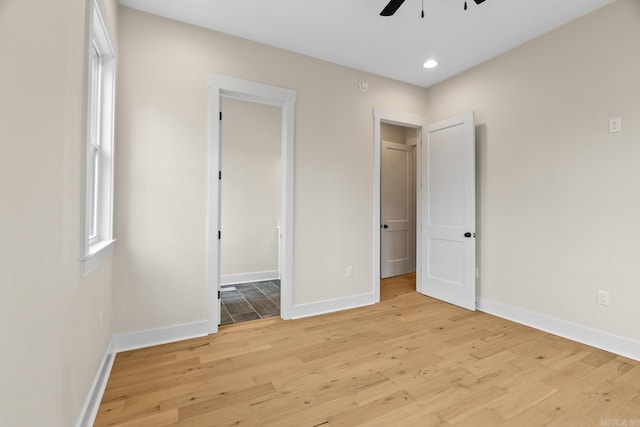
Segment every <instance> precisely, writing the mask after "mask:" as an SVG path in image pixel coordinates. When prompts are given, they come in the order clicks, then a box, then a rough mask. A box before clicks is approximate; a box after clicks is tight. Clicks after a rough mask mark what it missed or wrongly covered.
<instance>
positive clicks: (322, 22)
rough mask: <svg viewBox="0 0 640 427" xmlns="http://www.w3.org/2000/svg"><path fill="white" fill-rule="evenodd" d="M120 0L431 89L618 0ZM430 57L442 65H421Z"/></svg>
mask: <svg viewBox="0 0 640 427" xmlns="http://www.w3.org/2000/svg"><path fill="white" fill-rule="evenodd" d="M387 1H388V0H120V4H121V5H124V6H128V7H131V8H134V9H139V10H142V11H145V12H149V13H152V14H155V15H160V16H165V17H167V18H171V19H175V20H178V21H182V22H186V23H189V24H193V25H198V26H201V27H205V28H210V29H212V30H216V31H221V32H223V33H228V34H232V35H234V36H238V37H242V38H245V39H249V40H254V41H258V42H261V43H265V44H268V45H272V46H276V47H280V48H283V49H287V50H290V51H293V52H298V53H301V54H304V55H308V56H312V57H315V58H320V59H324V60H326V61H330V62H334V63H337V64H341V65H346V66H348V67H353V68H356V69H359V70H363V71H368V72H371V73H374V74H379V75H382V76H386V77H390V78H392V79H396V80H401V81H404V82H407V83H412V84H415V85H419V86H424V87H428V86H431V85H433V84H436V83H438V82H440V81H443V80H445V79H447V78H449V77H451V76H453V75H455V74H457V73H459V72H461V71H464V70H466V69H468V68H471V67H473V66H474V65H477V64H480V63H482V62H484V61H486V60H488V59H490V58H492V57H494V56H496V55H499V54H500V53H502V52H505V51H507V50H509V49H511V48H513V47H515V46H517V45H519V44H522V43H524V42H526V41H528V40H531V39H533V38H535V37H537V36H539V35H541V34H544V33H546V32H547V31H550V30H552V29H554V28H556V27H559V26H561V25H563V24H565V23H567V22H569V21H571V20H573V19H575V18H577V17H579V16H582V15H584V14H587V13H589V12H591V11H593V10H595V9H598V8H600V7H602V6H604V5H606V4H608V3H611V2H612V1H613V0H486V1H485V2H484V3H483V4H481V5H476V4H475V2H474V1H473V0H468V5H469V8H468V10H467V11H464V10H463V4H464V0H424V7H425V18H424V19H421V18H420V10H421V1H422V0H406V1H405V3H404V4H403V5H402V7H401V8H400V9H399V10H398V12H396V14H395V15H394V16H391V17H382V16H379V13H380V11H381V10H382V8H383V7H384V6H385V5H386V4H387ZM428 58H436V59H437V60H438V61H439V62H440V65H439V66H438V67H437V68H436V69H433V70H425V69H424V68H423V67H422V64H423V63H424V61H425V60H426V59H428Z"/></svg>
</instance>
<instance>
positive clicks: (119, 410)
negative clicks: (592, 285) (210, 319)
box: [95, 275, 640, 427]
mask: <svg viewBox="0 0 640 427" xmlns="http://www.w3.org/2000/svg"><path fill="white" fill-rule="evenodd" d="M639 384H640V363H639V362H637V361H635V360H631V359H628V358H624V357H621V356H617V355H615V354H612V353H609V352H606V351H602V350H598V349H595V348H592V347H589V346H587V345H584V344H579V343H575V342H572V341H570V340H566V339H563V338H560V337H557V336H554V335H551V334H548V333H545V332H541V331H537V330H535V329H532V328H530V327H527V326H523V325H519V324H516V323H513V322H510V321H508V320H505V319H501V318H497V317H493V316H490V315H488V314H486V313H480V312H469V311H467V310H464V309H461V308H459V307H455V306H452V305H450V304H446V303H442V302H440V301H437V300H434V299H432V298H429V297H426V296H424V295H420V294H418V293H416V292H415V275H408V276H401V277H398V278H391V279H386V280H384V281H383V282H382V286H381V302H380V303H379V304H375V305H372V306H368V307H362V308H358V309H354V310H346V311H341V312H338V313H332V314H327V315H322V316H316V317H312V318H305V319H299V320H294V321H283V320H281V319H279V318H277V317H275V318H268V319H261V320H256V321H251V322H246V323H241V324H235V325H225V326H222V327H221V328H220V331H219V333H218V334H215V335H211V336H208V337H202V338H197V339H193V340H186V341H182V342H177V343H171V344H166V345H161V346H156V347H151V348H146V349H141V350H134V351H129V352H124V353H121V354H118V355H117V357H116V359H115V363H114V366H113V370H112V372H111V376H110V378H109V382H108V384H107V388H106V391H105V393H104V396H103V400H102V404H101V406H100V408H99V411H98V416H97V419H96V422H95V426H97V427H102V426H145V425H148V426H154V427H155V426H182V427H185V426H204V427H209V426H274V427H287V426H292V427H306V426H308V427H319V426H323V427H335V426H369V427H376V426H384V427H387V426H394V427H402V426H412V427H413V426H421V427H422V426H453V425H461V426H462V425H473V426H479V427H483V426H487V427H494V426H502V425H504V426H542V425H552V426H553V425H556V426H573V425H580V426H582V425H594V426H595V425H599V423H600V422H601V420H608V419H618V420H623V419H624V420H625V421H629V420H636V419H638V420H640V386H639ZM629 422H630V421H629Z"/></svg>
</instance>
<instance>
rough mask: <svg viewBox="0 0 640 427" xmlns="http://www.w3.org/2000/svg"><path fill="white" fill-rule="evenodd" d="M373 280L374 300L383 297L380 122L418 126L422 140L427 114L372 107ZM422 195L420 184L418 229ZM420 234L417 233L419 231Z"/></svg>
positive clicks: (418, 253)
mask: <svg viewBox="0 0 640 427" xmlns="http://www.w3.org/2000/svg"><path fill="white" fill-rule="evenodd" d="M373 121H374V130H373V134H374V135H373V280H374V282H373V283H374V285H373V288H374V294H375V301H376V302H379V301H380V224H381V222H380V175H381V174H380V166H381V152H382V151H381V140H380V123H383V122H384V123H390V124H394V125H398V126H404V127H410V128H414V129H416V130H417V133H418V141H420V139H421V137H422V133H423V128H424V127H425V126H426V125H427V118H426V117H421V116H416V115H413V114H407V113H402V112H398V111H393V110H388V109H385V108H379V107H374V108H373ZM416 158H417V159H420V158H421V144H417V146H416ZM420 176H421V170H420V162H416V179H417V183H416V185H418V183H419V182H420ZM420 218H421V196H420V191H419V187H416V230H419V229H420ZM416 234H417V233H416ZM415 259H416V260H419V259H422V253H421V250H420V244H417V245H416V253H415ZM416 267H417V268H416V284H418V283H420V279H421V275H420V268H418V267H419V266H416Z"/></svg>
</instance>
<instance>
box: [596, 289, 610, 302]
mask: <svg viewBox="0 0 640 427" xmlns="http://www.w3.org/2000/svg"><path fill="white" fill-rule="evenodd" d="M598 304H602V305H609V292H607V291H598Z"/></svg>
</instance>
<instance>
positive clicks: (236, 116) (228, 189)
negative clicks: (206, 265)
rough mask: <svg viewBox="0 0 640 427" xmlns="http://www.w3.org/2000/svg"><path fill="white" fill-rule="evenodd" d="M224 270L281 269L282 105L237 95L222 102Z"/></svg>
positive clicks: (233, 272)
mask: <svg viewBox="0 0 640 427" xmlns="http://www.w3.org/2000/svg"><path fill="white" fill-rule="evenodd" d="M222 111H223V115H224V117H223V120H222V126H221V128H222V137H221V145H222V172H223V179H222V196H221V209H222V219H221V229H222V233H223V235H224V238H223V239H222V240H221V242H220V245H221V253H220V271H221V275H222V276H223V279H224V277H225V276H228V275H238V274H241V275H246V274H249V273H261V272H276V276H273V277H277V271H278V230H277V228H276V226H277V223H278V220H279V218H280V164H281V162H280V158H281V155H280V151H281V145H282V143H281V142H282V109H281V108H278V107H272V106H267V105H260V104H255V103H249V102H244V101H237V100H234V99H228V98H225V99H223V102H222Z"/></svg>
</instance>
